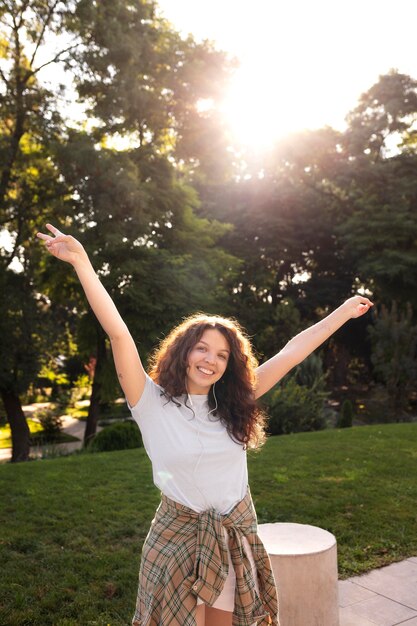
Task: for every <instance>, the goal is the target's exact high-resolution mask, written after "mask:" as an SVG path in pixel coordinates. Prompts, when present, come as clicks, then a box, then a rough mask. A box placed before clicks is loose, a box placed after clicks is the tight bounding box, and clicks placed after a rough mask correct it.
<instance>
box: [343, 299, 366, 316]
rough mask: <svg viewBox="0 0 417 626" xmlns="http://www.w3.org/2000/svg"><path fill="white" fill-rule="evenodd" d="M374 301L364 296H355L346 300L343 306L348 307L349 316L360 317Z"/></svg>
mask: <svg viewBox="0 0 417 626" xmlns="http://www.w3.org/2000/svg"><path fill="white" fill-rule="evenodd" d="M371 306H374V303H373V302H371V301H370V300H369V299H368V298H365V297H363V296H353V297H352V298H349V299H348V300H346V301H345V302H344V303H343V304H342V307H343V308H345V309H346V312H347V314H348V315H349V318H354V317H360V316H361V315H364V314H365V313H367V312H368V311H369V309H370V308H371Z"/></svg>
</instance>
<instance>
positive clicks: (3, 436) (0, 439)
mask: <svg viewBox="0 0 417 626" xmlns="http://www.w3.org/2000/svg"><path fill="white" fill-rule="evenodd" d="M26 421H27V423H28V426H29V430H30V434H31V435H35V434H36V433H38V432H40V431H41V430H42V426H41V425H40V424H39V422H36V421H35V420H32V419H30V418H29V419H27V420H26ZM11 446H12V435H11V432H10V426H9V425H8V424H6V426H1V427H0V448H11Z"/></svg>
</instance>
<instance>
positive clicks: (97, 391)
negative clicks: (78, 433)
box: [84, 328, 107, 446]
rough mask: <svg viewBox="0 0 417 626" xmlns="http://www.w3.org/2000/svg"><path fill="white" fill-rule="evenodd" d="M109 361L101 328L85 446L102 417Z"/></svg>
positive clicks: (85, 433) (98, 335) (98, 332)
mask: <svg viewBox="0 0 417 626" xmlns="http://www.w3.org/2000/svg"><path fill="white" fill-rule="evenodd" d="M106 359H107V352H106V339H105V336H104V334H103V331H102V330H101V328H99V329H97V360H96V366H95V369H94V379H93V387H92V390H91V397H90V406H89V407H88V416H87V423H86V426H85V431H84V446H87V445H88V442H89V441H90V439H91V438H92V437H94V435H95V434H96V430H97V423H98V420H99V417H100V399H101V388H102V382H101V373H102V371H103V368H104V365H105V362H106Z"/></svg>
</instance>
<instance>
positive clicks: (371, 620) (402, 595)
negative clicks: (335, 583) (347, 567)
mask: <svg viewBox="0 0 417 626" xmlns="http://www.w3.org/2000/svg"><path fill="white" fill-rule="evenodd" d="M339 607H340V626H399V625H400V624H401V626H417V556H415V557H411V558H409V559H405V560H404V561H400V562H399V563H392V564H391V565H387V566H386V567H381V568H379V569H375V570H372V571H371V572H368V574H363V575H362V576H354V577H353V578H349V579H348V580H343V581H339Z"/></svg>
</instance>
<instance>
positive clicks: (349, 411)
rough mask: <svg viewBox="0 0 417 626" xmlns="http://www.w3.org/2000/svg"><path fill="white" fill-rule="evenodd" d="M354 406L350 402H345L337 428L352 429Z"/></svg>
mask: <svg viewBox="0 0 417 626" xmlns="http://www.w3.org/2000/svg"><path fill="white" fill-rule="evenodd" d="M353 416H354V412H353V404H352V402H351V401H350V400H344V402H343V404H342V410H341V412H340V415H339V417H338V420H337V424H336V426H337V428H351V427H352V424H353Z"/></svg>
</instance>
